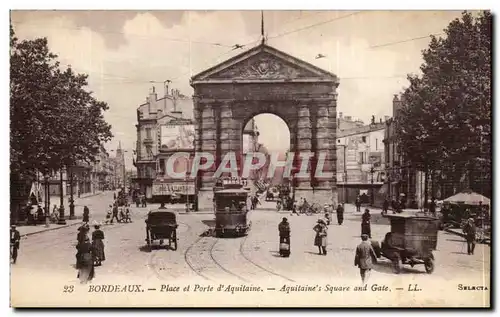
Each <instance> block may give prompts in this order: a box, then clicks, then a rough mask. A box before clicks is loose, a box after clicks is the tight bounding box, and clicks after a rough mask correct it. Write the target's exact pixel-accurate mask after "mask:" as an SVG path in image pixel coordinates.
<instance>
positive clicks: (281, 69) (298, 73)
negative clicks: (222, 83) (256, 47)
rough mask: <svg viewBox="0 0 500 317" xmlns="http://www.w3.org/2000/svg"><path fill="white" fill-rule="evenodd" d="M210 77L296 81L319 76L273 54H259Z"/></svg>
mask: <svg viewBox="0 0 500 317" xmlns="http://www.w3.org/2000/svg"><path fill="white" fill-rule="evenodd" d="M210 77H211V78H214V79H215V78H220V79H296V78H312V77H317V75H316V74H314V73H312V72H311V71H309V70H306V69H302V68H300V67H298V66H295V65H293V64H292V63H288V62H285V61H283V60H281V59H278V58H277V57H275V56H273V55H271V54H259V55H257V56H254V57H251V58H249V59H247V60H244V61H242V62H240V63H237V64H236V65H233V66H231V67H229V68H227V69H225V70H222V71H221V72H219V73H216V74H214V75H212V76H210Z"/></svg>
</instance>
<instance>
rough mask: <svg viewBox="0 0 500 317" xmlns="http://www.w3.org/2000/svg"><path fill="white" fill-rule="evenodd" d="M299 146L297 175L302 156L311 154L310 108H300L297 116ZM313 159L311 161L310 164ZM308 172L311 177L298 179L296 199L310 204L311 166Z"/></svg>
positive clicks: (297, 150)
mask: <svg viewBox="0 0 500 317" xmlns="http://www.w3.org/2000/svg"><path fill="white" fill-rule="evenodd" d="M297 117H298V118H297V144H296V146H295V155H296V158H297V160H296V162H297V164H296V166H295V167H296V173H297V174H298V173H299V170H300V167H301V165H302V159H301V157H300V155H301V154H302V155H304V154H311V147H312V146H311V137H312V133H311V119H310V114H309V107H308V106H305V105H303V106H300V107H299V110H298V116H297ZM310 161H311V159H309V162H310ZM307 172H308V173H309V175H308V176H307V177H296V182H295V183H296V186H297V187H296V188H295V197H296V199H297V200H298V199H300V198H305V199H307V201H308V202H309V203H312V202H313V197H312V187H311V174H310V173H311V166H309V167H308V169H307Z"/></svg>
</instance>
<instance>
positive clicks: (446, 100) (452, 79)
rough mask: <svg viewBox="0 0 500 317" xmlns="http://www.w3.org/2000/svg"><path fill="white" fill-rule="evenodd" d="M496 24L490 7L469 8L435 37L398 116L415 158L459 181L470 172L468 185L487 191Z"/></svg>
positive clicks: (405, 146) (407, 148) (409, 155)
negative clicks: (470, 10) (442, 34)
mask: <svg viewBox="0 0 500 317" xmlns="http://www.w3.org/2000/svg"><path fill="white" fill-rule="evenodd" d="M491 27H492V16H491V13H490V12H488V11H483V12H481V13H480V14H479V15H478V16H477V17H474V16H473V15H472V14H471V13H468V12H464V13H463V14H462V17H461V19H455V20H454V21H452V22H451V23H450V24H449V26H448V27H447V29H445V33H446V37H444V38H436V37H432V38H431V43H430V44H429V47H428V48H427V49H426V50H424V51H423V59H424V63H423V64H422V66H421V68H420V69H421V70H422V76H414V75H410V76H408V79H409V81H410V86H409V87H408V88H407V89H406V90H405V91H404V93H403V94H402V102H403V109H402V110H401V115H400V116H399V117H398V118H397V126H398V135H399V141H400V144H401V148H402V149H403V151H404V153H405V155H406V157H407V158H408V160H409V161H410V162H411V163H412V164H414V165H415V166H417V167H419V168H421V169H423V170H425V171H427V172H429V171H435V170H440V171H441V172H442V173H443V174H446V176H447V178H449V179H452V180H453V182H455V183H457V182H459V181H460V179H463V177H464V175H466V176H467V178H468V180H469V184H468V187H471V188H472V189H474V190H476V191H479V192H483V193H485V194H487V195H488V196H491V194H490V192H489V191H490V188H484V185H485V183H490V182H491V138H490V135H491V35H492V33H491V30H492V29H491ZM488 180H489V181H488ZM474 187H475V188H474ZM426 194H427V191H426Z"/></svg>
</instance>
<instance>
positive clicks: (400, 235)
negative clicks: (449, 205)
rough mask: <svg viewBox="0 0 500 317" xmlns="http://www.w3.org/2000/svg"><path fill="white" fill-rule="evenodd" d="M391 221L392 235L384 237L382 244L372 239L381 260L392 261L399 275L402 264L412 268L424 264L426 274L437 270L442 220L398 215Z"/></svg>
mask: <svg viewBox="0 0 500 317" xmlns="http://www.w3.org/2000/svg"><path fill="white" fill-rule="evenodd" d="M385 217H387V218H389V220H390V222H391V232H388V233H387V234H386V235H385V238H384V241H383V242H382V243H381V244H379V243H378V242H377V241H373V240H372V246H373V249H374V250H375V253H376V255H377V257H378V258H380V257H385V258H387V259H389V260H391V262H392V265H393V269H394V272H395V273H400V272H401V268H402V265H403V264H409V265H411V267H413V266H415V265H417V264H423V265H424V266H425V271H426V272H427V273H429V274H431V273H432V272H433V271H434V255H433V253H432V251H433V250H436V246H437V238H438V227H439V220H437V219H436V218H434V217H421V216H415V215H406V214H395V215H386V216H385Z"/></svg>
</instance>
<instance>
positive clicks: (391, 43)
mask: <svg viewBox="0 0 500 317" xmlns="http://www.w3.org/2000/svg"><path fill="white" fill-rule="evenodd" d="M444 34H446V33H444V32H442V33H434V34H429V35H425V36H419V37H414V38H411V39H406V40H401V41H396V42H390V43H385V44H378V45H372V46H370V47H369V48H379V47H386V46H392V45H396V44H401V43H407V42H413V41H418V40H423V39H428V38H430V37H431V36H440V35H444Z"/></svg>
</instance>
